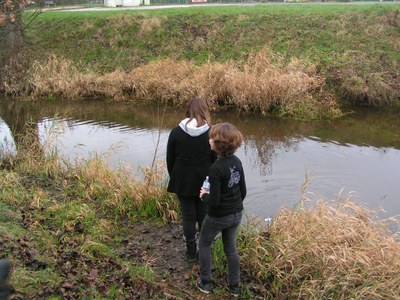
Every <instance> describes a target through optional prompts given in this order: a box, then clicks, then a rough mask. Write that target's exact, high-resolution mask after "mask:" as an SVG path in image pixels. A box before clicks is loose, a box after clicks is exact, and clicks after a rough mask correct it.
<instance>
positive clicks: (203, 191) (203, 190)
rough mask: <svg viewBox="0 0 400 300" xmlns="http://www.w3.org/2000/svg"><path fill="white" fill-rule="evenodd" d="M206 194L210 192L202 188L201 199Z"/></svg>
mask: <svg viewBox="0 0 400 300" xmlns="http://www.w3.org/2000/svg"><path fill="white" fill-rule="evenodd" d="M204 194H209V192H208V191H207V190H206V189H204V188H200V196H199V197H200V199H201V197H203V195H204Z"/></svg>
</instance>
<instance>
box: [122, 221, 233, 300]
mask: <svg viewBox="0 0 400 300" xmlns="http://www.w3.org/2000/svg"><path fill="white" fill-rule="evenodd" d="M132 226H136V227H133V228H132V235H131V236H130V237H127V238H126V240H124V244H125V245H124V246H123V247H122V248H121V249H120V251H123V252H124V253H119V254H120V255H121V256H123V257H125V258H126V259H127V260H130V261H132V262H135V263H140V264H147V265H148V266H149V267H150V268H151V269H152V270H154V272H155V275H156V277H157V281H158V282H159V284H160V286H161V287H162V289H163V291H164V294H165V296H168V295H170V297H171V299H231V296H230V295H229V293H228V292H227V291H222V292H221V293H218V294H216V295H215V294H214V295H205V294H203V293H201V292H199V291H198V290H197V288H196V282H197V279H198V274H199V265H198V264H191V263H188V262H187V261H186V260H185V259H184V257H185V244H184V241H183V239H182V227H181V226H180V225H179V224H169V225H155V224H151V223H149V224H133V225H132ZM222 284H223V283H220V282H218V281H217V282H216V285H217V286H218V285H220V286H222Z"/></svg>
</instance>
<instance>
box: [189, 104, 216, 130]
mask: <svg viewBox="0 0 400 300" xmlns="http://www.w3.org/2000/svg"><path fill="white" fill-rule="evenodd" d="M186 118H189V121H188V122H187V123H189V122H190V121H191V120H193V119H196V121H197V127H200V126H203V125H204V124H205V122H207V124H208V125H210V126H211V116H210V111H209V110H208V105H207V102H206V101H205V100H203V99H201V98H193V99H190V100H189V101H188V102H187V104H186Z"/></svg>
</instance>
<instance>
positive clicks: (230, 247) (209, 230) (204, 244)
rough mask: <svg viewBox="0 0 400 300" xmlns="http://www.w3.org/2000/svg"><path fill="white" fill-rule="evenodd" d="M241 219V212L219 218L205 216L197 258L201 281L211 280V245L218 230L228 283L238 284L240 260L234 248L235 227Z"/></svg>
mask: <svg viewBox="0 0 400 300" xmlns="http://www.w3.org/2000/svg"><path fill="white" fill-rule="evenodd" d="M241 220H242V212H237V213H234V214H231V215H227V216H225V217H221V218H215V217H210V216H208V215H207V216H206V217H205V219H204V222H203V226H202V228H201V232H200V240H199V258H200V278H201V281H203V282H208V281H212V273H211V266H212V262H211V245H212V243H213V241H214V239H215V237H216V236H217V234H218V233H219V232H221V233H222V242H223V244H224V252H225V255H226V259H227V261H228V269H229V275H228V284H232V285H235V284H239V282H240V262H239V255H238V252H237V249H236V241H237V229H238V227H239V225H240V222H241Z"/></svg>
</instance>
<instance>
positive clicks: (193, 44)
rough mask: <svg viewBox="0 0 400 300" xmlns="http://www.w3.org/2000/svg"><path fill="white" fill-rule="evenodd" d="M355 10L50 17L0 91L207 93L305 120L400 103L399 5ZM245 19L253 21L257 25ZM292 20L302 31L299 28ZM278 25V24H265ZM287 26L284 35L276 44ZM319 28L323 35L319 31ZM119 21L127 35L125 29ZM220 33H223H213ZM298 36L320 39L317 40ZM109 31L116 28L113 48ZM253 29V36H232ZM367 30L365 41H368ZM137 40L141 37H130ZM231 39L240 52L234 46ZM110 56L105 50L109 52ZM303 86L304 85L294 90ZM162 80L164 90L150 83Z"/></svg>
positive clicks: (37, 26)
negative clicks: (380, 34) (361, 107)
mask: <svg viewBox="0 0 400 300" xmlns="http://www.w3.org/2000/svg"><path fill="white" fill-rule="evenodd" d="M356 6H357V7H359V8H360V7H361V8H363V9H361V10H354V9H349V11H348V12H345V13H343V12H342V11H338V12H337V13H335V12H333V13H328V12H327V10H326V9H325V8H323V6H321V8H317V9H315V8H314V9H311V12H309V11H308V10H309V9H308V10H307V9H304V8H303V7H304V6H303V5H301V6H297V7H296V6H293V9H292V11H291V10H290V9H289V12H288V11H279V10H278V11H277V12H274V13H275V14H276V16H279V18H277V17H275V15H274V14H272V13H268V12H266V11H263V10H262V9H260V8H257V6H255V7H249V8H247V9H246V11H241V10H240V9H241V8H224V11H223V12H222V13H218V12H215V11H214V10H212V8H210V9H209V10H207V8H206V7H204V8H202V9H205V10H201V11H202V12H204V15H201V14H199V13H198V11H197V10H195V9H193V10H192V9H191V8H185V9H184V10H181V12H180V11H179V9H177V11H178V12H176V13H175V10H166V11H169V13H164V12H163V11H164V10H155V11H154V12H149V13H146V12H140V14H136V13H132V14H130V13H128V12H124V11H122V12H109V13H108V12H104V11H102V12H91V13H90V12H89V13H88V14H85V13H79V12H76V13H68V12H64V13H62V15H60V13H55V12H54V13H52V12H46V13H45V14H43V16H40V17H38V18H37V21H36V22H34V23H33V24H31V26H30V27H28V29H27V37H28V39H29V44H30V47H31V48H30V49H29V50H28V51H27V53H29V54H27V57H30V58H29V59H27V61H26V63H27V65H25V66H21V69H18V68H15V72H16V73H18V74H14V73H12V72H11V71H10V72H11V73H12V74H11V73H10V74H9V76H7V78H6V79H5V80H4V82H6V85H7V88H4V85H3V89H2V90H3V92H5V93H8V94H11V95H20V96H25V97H26V96H29V97H31V98H35V97H38V98H45V99H63V98H72V99H73V98H80V99H82V98H93V97H95V98H106V99H108V100H121V99H124V100H127V101H138V100H143V99H144V101H159V102H167V103H169V104H172V105H179V104H181V103H182V102H184V101H186V100H187V99H186V98H188V97H192V96H199V95H200V96H204V97H205V98H208V100H209V102H210V105H211V106H213V107H214V108H215V109H218V107H221V106H222V107H224V106H228V107H233V108H234V109H236V110H239V111H251V112H257V113H260V112H261V113H262V114H273V115H277V116H280V117H283V118H285V117H289V118H297V119H321V118H328V119H329V118H337V117H340V116H342V115H343V114H345V113H346V112H347V111H349V110H351V109H354V108H356V107H357V106H358V105H369V106H374V107H377V108H379V107H392V108H396V107H398V103H399V99H400V98H399V95H400V88H399V82H400V81H399V74H398V71H396V68H393V67H394V66H395V65H396V64H397V65H398V63H399V57H398V56H397V58H396V55H395V54H394V53H396V52H393V50H395V49H396V47H397V46H396V45H397V44H398V46H399V45H400V41H399V37H398V36H396V35H395V31H396V28H398V27H399V24H400V21H399V20H400V17H399V10H398V9H396V8H397V6H396V5H394V6H385V7H390V9H386V8H385V9H382V7H380V6H374V7H375V8H376V7H378V8H379V9H375V11H374V10H373V9H371V8H368V7H369V6H368V5H367V6H365V5H364V6H363V5H359V4H358V5H356ZM294 7H296V8H294ZM299 7H300V8H299ZM311 7H312V6H311ZM315 7H319V6H318V5H316V6H315ZM333 7H336V6H333ZM349 7H352V6H349ZM335 9H337V8H335ZM335 9H334V11H335ZM225 10H226V11H225ZM247 10H250V11H249V12H248V11H247ZM252 10H255V11H252ZM364 10H365V11H364ZM172 11H174V13H172V14H171V12H172ZM299 11H300V12H299ZM246 14H248V16H251V17H252V18H253V19H254V24H253V23H251V22H250V23H249V21H248V18H247V17H246ZM288 14H289V16H288ZM291 14H293V16H292V15H291ZM325 14H327V16H325ZM61 16H62V17H61ZM227 16H229V18H227ZM41 18H42V19H41ZM189 19H190V22H189ZM292 19H294V20H295V21H296V25H295V24H293V25H292V24H291V22H292ZM354 20H357V22H359V23H360V26H359V28H363V27H365V28H369V29H368V30H371V28H372V27H371V26H372V23H374V24H377V22H378V24H379V28H380V29H379V30H381V31H382V32H386V33H387V35H385V36H384V38H380V39H375V38H374V36H375V33H373V32H369V31H366V29H365V30H361V31H359V29H357V30H354V26H353V23H354ZM54 22H55V23H54ZM270 22H274V26H275V27H273V26H270V25H268V24H271V23H270ZM285 22H286V23H288V24H287V26H288V27H287V28H286V29H285V36H282V37H279V36H280V35H282V33H281V32H282V31H281V29H282V26H284V25H285V24H284V23H285ZM316 23H318V24H320V26H321V27H322V28H326V30H325V31H319V30H317V29H315V27H314V25H315V24H316ZM361 23H363V24H361ZM370 23H371V24H370ZM48 24H53V25H52V26H51V27H49V26H48ZM361 25H362V26H361ZM121 26H123V27H126V28H124V30H122V31H121ZM374 26H375V25H374ZM217 27H218V28H221V29H218V30H217V31H215V32H213V31H212V30H211V29H210V28H217ZM272 27H273V28H272ZM81 28H83V29H82V30H81ZM257 28H268V29H263V30H258V29H257ZM312 28H314V29H312ZM232 29H234V30H232ZM254 30H256V31H254ZM264 30H265V31H264ZM85 31H87V32H86V33H85ZM250 31H251V32H252V33H250ZM297 31H298V32H302V31H303V32H304V33H307V35H310V34H312V35H314V36H315V37H314V40H315V43H313V42H312V40H310V39H307V38H305V37H304V36H306V34H304V36H303V35H299V34H298V32H297ZM330 31H332V33H330V34H329V35H326V32H330ZM112 32H118V39H117V40H116V41H114V39H115V37H113V36H114V35H112V34H111V33H112ZM171 32H181V34H180V35H178V36H176V34H172V35H171ZM296 32H297V33H296ZM376 33H378V32H376ZM110 34H111V35H110ZM251 34H252V35H254V36H255V39H254V38H253V39H254V41H253V39H251V38H250V40H251V41H246V39H245V38H241V39H239V40H238V39H234V38H233V35H239V36H248V35H250V36H251ZM96 35H99V36H98V37H97V38H93V37H96ZM363 35H364V39H365V38H366V41H362V40H360V37H361V36H363ZM60 36H63V38H62V39H60V38H58V37H60ZM277 36H278V37H279V38H276V37H277ZM294 36H297V37H296V38H295V40H297V42H296V47H294V48H293V47H292V46H290V45H291V43H292V41H293V38H294ZM132 37H134V38H137V39H138V42H136V43H132V42H130V41H129V39H132ZM272 37H275V40H277V41H276V42H275V41H274V39H273V38H272ZM214 38H217V39H214ZM271 38H272V40H271ZM212 40H214V42H213V43H211V42H210V41H212ZM329 40H330V41H329ZM50 41H51V42H50ZM72 41H74V42H73V43H72ZM164 41H168V42H167V43H166V42H164ZM60 43H61V44H62V46H61V44H60ZM232 43H233V44H232ZM249 43H250V44H249ZM310 43H311V44H310ZM351 43H353V46H350V45H351ZM365 43H367V44H368V47H367V48H366V47H365V46H363V45H364V44H365ZM77 44H79V45H80V47H79V48H77V47H76V45H77ZM213 44H215V46H213ZM226 44H231V45H234V46H233V47H230V48H226V47H225V46H224V45H226ZM266 44H269V46H268V47H265V45H266ZM40 45H42V47H43V50H44V48H46V50H45V53H47V54H46V55H45V56H42V57H41V58H39V57H38V56H37V54H38V53H41V50H40V48H41V47H40ZM68 45H69V46H68ZM170 45H174V47H173V48H174V49H175V51H171V49H172V48H171V47H170ZM362 47H364V48H362ZM336 48H338V49H336ZM74 49H75V50H74ZM310 49H314V50H312V52H310ZM128 50H129V52H128ZM363 51H364V52H363ZM107 52H109V55H106V56H105V55H104V54H102V53H107ZM94 54H95V55H94ZM341 55H346V56H347V57H348V59H347V61H342V59H341V58H340V57H341ZM260 56H261V57H262V60H263V61H264V65H262V64H261V67H262V68H270V69H272V70H273V72H271V71H270V72H261V73H260V69H257V68H259V67H260V66H258V65H257V62H256V61H255V60H257V59H258V57H260ZM112 57H116V58H118V59H111V58H112ZM207 57H208V59H207ZM249 57H250V58H251V57H253V59H252V60H251V59H250V60H249ZM378 57H379V59H378ZM232 59H233V60H232ZM20 61H21V59H20ZM33 61H36V63H33ZM396 62H397V63H396ZM157 63H158V65H159V68H158V69H157V68H155V65H157ZM166 69H173V70H174V71H175V72H171V71H167V70H166ZM221 69H226V70H228V71H225V72H224V71H222V70H221ZM8 70H12V68H8ZM28 70H29V71H28ZM244 70H246V71H244ZM396 72H397V73H396ZM61 74H62V75H61ZM134 74H136V75H137V76H133V75H134ZM157 75H158V76H157ZM146 76H147V77H146ZM156 77H157V78H159V80H158V81H157V80H155V78H156ZM216 77H219V78H225V79H226V80H225V81H221V80H220V79H218V78H216ZM275 77H277V78H278V79H274V78H275ZM128 78H129V79H128ZM166 78H168V79H169V80H166ZM287 78H289V80H287ZM173 79H175V80H173ZM210 79H211V81H210ZM299 79H301V80H302V81H301V82H299V83H297V84H296V85H291V83H293V82H296V81H298V80H299ZM246 83H248V84H247V85H246ZM157 85H158V86H159V88H154V87H155V86H157ZM271 88H272V89H273V90H272V92H271Z"/></svg>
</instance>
